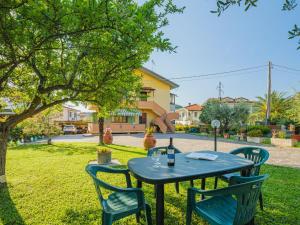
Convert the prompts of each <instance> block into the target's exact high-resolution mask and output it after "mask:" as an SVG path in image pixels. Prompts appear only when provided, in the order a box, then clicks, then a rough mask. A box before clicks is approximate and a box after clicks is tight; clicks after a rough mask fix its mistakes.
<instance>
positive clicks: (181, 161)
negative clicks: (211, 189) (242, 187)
mask: <svg viewBox="0 0 300 225" xmlns="http://www.w3.org/2000/svg"><path fill="white" fill-rule="evenodd" d="M199 152H205V153H211V154H215V155H217V156H218V158H217V159H216V160H214V161H208V160H197V159H189V158H187V157H185V155H186V154H187V153H178V154H176V163H175V166H174V167H168V166H167V156H166V155H163V156H161V159H160V162H161V166H160V167H159V168H154V167H153V161H152V159H151V158H150V157H145V158H134V159H131V160H129V161H128V168H129V170H130V171H131V173H132V175H133V176H134V177H135V178H136V179H137V180H138V186H141V182H145V183H149V184H154V185H155V187H156V224H157V225H163V224H164V184H167V183H175V182H179V181H189V180H192V179H201V178H207V177H215V176H221V175H223V174H226V173H232V172H237V171H241V172H242V173H243V175H245V176H247V175H248V174H249V171H250V170H251V168H252V167H253V165H254V164H253V162H252V161H250V160H247V159H245V158H242V157H239V156H236V155H232V154H228V153H222V152H214V151H199Z"/></svg>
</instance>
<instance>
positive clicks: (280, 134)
mask: <svg viewBox="0 0 300 225" xmlns="http://www.w3.org/2000/svg"><path fill="white" fill-rule="evenodd" d="M277 137H278V138H286V133H285V132H284V131H278V132H277Z"/></svg>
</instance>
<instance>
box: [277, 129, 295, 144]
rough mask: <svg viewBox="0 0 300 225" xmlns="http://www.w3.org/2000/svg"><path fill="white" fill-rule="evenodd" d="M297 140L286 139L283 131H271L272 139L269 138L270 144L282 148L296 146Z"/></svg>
mask: <svg viewBox="0 0 300 225" xmlns="http://www.w3.org/2000/svg"><path fill="white" fill-rule="evenodd" d="M296 143H297V140H295V139H290V138H289V139H287V138H286V133H285V132H284V131H278V132H276V131H273V132H272V138H271V144H272V145H277V146H282V147H293V146H294V145H296Z"/></svg>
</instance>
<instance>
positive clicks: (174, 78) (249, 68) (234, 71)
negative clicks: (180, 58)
mask: <svg viewBox="0 0 300 225" xmlns="http://www.w3.org/2000/svg"><path fill="white" fill-rule="evenodd" d="M262 67H267V65H260V66H253V67H247V68H242V69H237V70H229V71H224V72H217V73H208V74H200V75H194V76H182V77H173V78H170V80H179V79H187V78H196V77H208V76H217V75H222V74H230V73H237V72H241V71H248V70H253V69H258V68H262Z"/></svg>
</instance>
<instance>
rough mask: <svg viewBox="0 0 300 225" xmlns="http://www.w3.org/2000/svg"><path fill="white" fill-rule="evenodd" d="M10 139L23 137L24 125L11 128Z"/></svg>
mask: <svg viewBox="0 0 300 225" xmlns="http://www.w3.org/2000/svg"><path fill="white" fill-rule="evenodd" d="M9 136H10V137H9V139H10V140H12V141H14V142H16V141H18V140H20V139H22V138H23V128H22V127H15V128H13V129H11V130H10V132H9Z"/></svg>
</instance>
